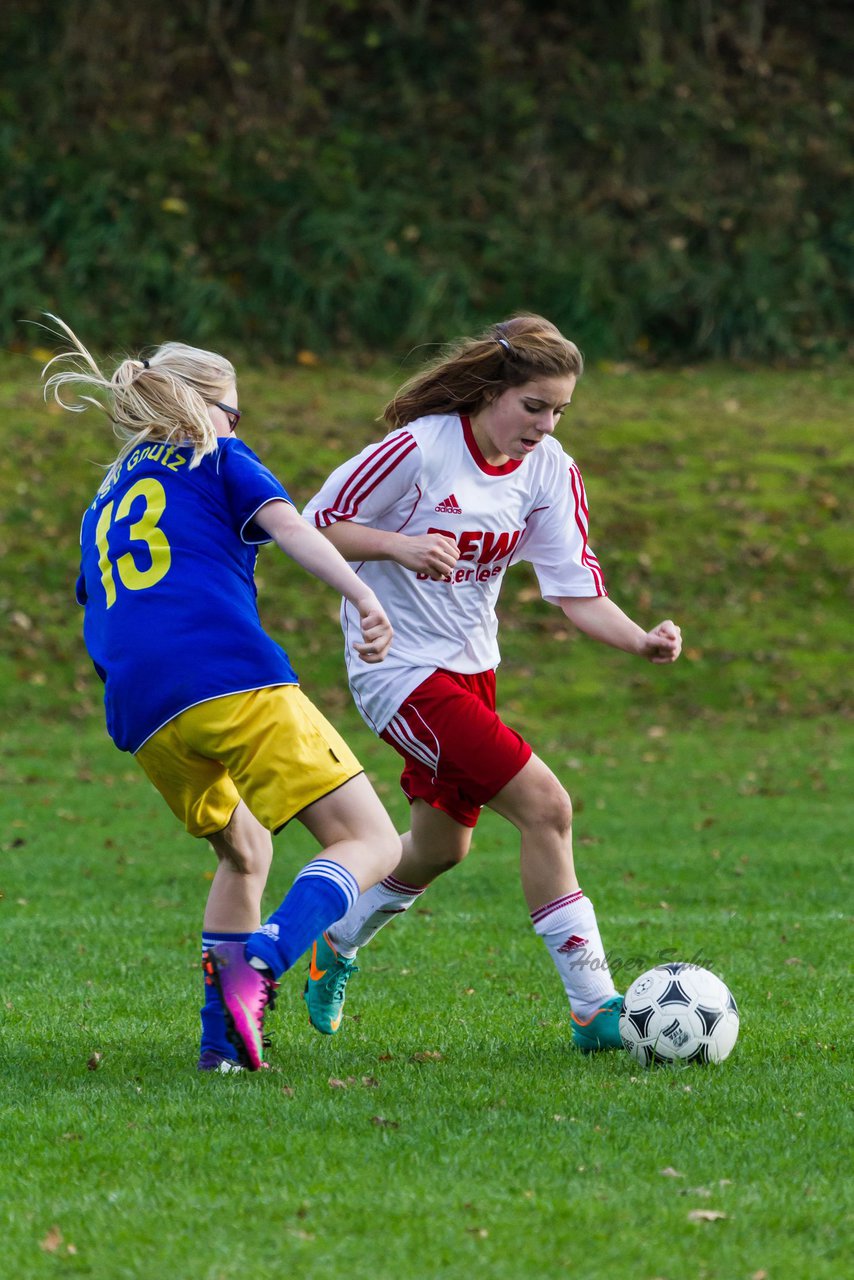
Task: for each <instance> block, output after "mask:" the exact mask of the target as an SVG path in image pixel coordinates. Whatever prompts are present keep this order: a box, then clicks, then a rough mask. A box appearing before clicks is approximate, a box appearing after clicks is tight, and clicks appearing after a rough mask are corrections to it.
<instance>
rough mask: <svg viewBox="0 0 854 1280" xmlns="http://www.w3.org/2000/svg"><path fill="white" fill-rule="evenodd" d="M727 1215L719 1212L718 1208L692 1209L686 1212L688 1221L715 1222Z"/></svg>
mask: <svg viewBox="0 0 854 1280" xmlns="http://www.w3.org/2000/svg"><path fill="white" fill-rule="evenodd" d="M726 1216H727V1215H726V1214H725V1213H721V1211H720V1209H692V1210H691V1212H690V1213H689V1214H688V1221H689V1222H717V1221H718V1219H719V1218H725V1217H726Z"/></svg>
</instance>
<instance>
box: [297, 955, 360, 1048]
mask: <svg viewBox="0 0 854 1280" xmlns="http://www.w3.org/2000/svg"><path fill="white" fill-rule="evenodd" d="M358 968H359V967H358V965H357V964H356V961H355V960H348V959H347V957H346V956H341V955H339V954H338V952H337V951H336V950H335V946H334V944H333V943H332V942H330V940H329V935H328V934H326V933H324V934H322V935H321V937H319V938H318V939H317V940H316V941H315V942H313V943H312V947H311V958H310V959H309V962H308V977H307V979H306V983H305V991H304V992H303V999H304V1000H305V1004H306V1008H307V1009H308V1017H309V1021H310V1022H311V1025H312V1026H313V1027H314V1028H315V1029H316V1030H317V1031H320V1032H321V1033H322V1034H323V1035H325V1036H331V1035H334V1034H335V1032H336V1031H337V1030H338V1028H339V1027H340V1026H341V1016H342V1010H343V1008H344V997H345V988H346V986H347V983H348V981H349V980H350V977H351V976H352V975H353V974H354V973H357V972H358Z"/></svg>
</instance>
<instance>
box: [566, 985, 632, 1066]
mask: <svg viewBox="0 0 854 1280" xmlns="http://www.w3.org/2000/svg"><path fill="white" fill-rule="evenodd" d="M622 1012H623V997H622V996H612V997H611V999H610V1000H606V1001H605V1003H604V1004H603V1005H602V1007H601V1008H600V1009H597V1010H596V1012H595V1013H594V1014H592V1016H591V1017H589V1018H586V1019H584V1021H582V1020H581V1019H580V1018H576V1016H575V1014H574V1013H572V1014H570V1021H571V1022H572V1043H573V1044H574V1045H575V1046H576V1048H577V1049H580V1050H581V1052H582V1053H596V1052H597V1050H599V1049H622V1047H623V1042H622V1040H621V1039H620V1014H621V1013H622Z"/></svg>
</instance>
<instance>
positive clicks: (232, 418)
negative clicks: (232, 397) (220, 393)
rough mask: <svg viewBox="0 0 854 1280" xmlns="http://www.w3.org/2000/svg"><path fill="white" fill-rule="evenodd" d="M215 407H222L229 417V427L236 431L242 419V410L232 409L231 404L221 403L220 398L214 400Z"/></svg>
mask: <svg viewBox="0 0 854 1280" xmlns="http://www.w3.org/2000/svg"><path fill="white" fill-rule="evenodd" d="M214 408H216V409H222V411H223V413H224V414H225V416H226V417H227V418H228V425H229V427H230V428H231V430H232V431H236V430H237V424H238V422H239V421H240V410H239V409H232V407H231V405H230V404H220V402H219V401H218V400H214Z"/></svg>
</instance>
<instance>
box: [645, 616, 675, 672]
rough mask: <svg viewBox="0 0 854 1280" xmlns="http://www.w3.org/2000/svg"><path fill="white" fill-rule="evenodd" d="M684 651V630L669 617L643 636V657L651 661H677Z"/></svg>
mask: <svg viewBox="0 0 854 1280" xmlns="http://www.w3.org/2000/svg"><path fill="white" fill-rule="evenodd" d="M681 652H682V631H681V629H680V628H679V627H677V625H676V623H675V622H671V620H670V619H669V618H668V619H667V621H666V622H659V624H658V626H657V627H653V629H652V631H648V632H647V633H646V635H645V636H644V638H643V646H642V648H641V657H643V658H647V659H648V660H649V661H650V662H658V663H663V662H675V661H676V659H677V658H678V657H679V655H680V653H681Z"/></svg>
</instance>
